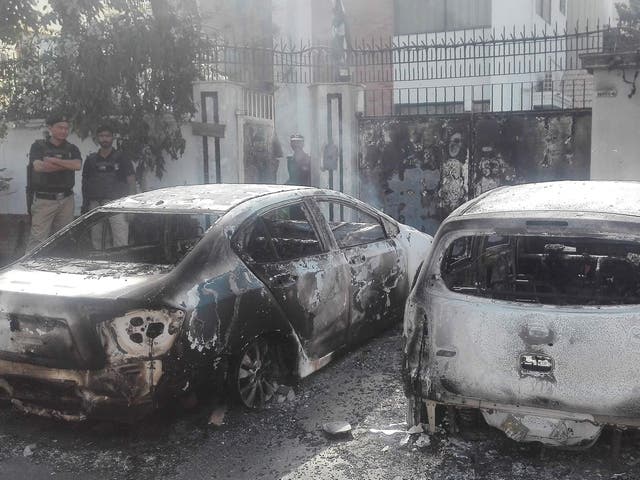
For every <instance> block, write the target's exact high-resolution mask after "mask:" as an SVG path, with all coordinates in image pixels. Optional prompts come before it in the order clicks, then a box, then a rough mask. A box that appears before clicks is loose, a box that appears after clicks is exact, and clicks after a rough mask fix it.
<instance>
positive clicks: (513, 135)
mask: <svg viewBox="0 0 640 480" xmlns="http://www.w3.org/2000/svg"><path fill="white" fill-rule="evenodd" d="M473 129H474V135H473V139H474V141H473V144H472V150H471V157H472V162H471V164H472V174H471V182H472V184H471V187H470V192H471V194H472V195H479V194H481V193H484V192H486V191H488V190H491V189H493V188H496V187H499V186H502V185H515V184H520V183H532V182H547V181H553V180H587V179H588V178H589V168H590V163H591V114H590V113H582V112H577V113H562V114H544V115H537V114H501V115H476V116H474V119H473Z"/></svg>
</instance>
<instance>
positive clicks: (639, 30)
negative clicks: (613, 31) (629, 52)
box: [616, 0, 640, 49]
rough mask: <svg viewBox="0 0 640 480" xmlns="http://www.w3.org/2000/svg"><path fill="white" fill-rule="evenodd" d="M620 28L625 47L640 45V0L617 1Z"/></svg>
mask: <svg viewBox="0 0 640 480" xmlns="http://www.w3.org/2000/svg"><path fill="white" fill-rule="evenodd" d="M616 10H617V11H618V28H619V29H620V35H621V37H622V39H623V42H622V43H623V46H624V48H629V47H630V46H631V47H635V48H632V49H637V48H638V47H640V0H629V4H628V5H627V4H625V3H616Z"/></svg>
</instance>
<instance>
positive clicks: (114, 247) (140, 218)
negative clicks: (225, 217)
mask: <svg viewBox="0 0 640 480" xmlns="http://www.w3.org/2000/svg"><path fill="white" fill-rule="evenodd" d="M218 218H219V215H218V214H214V213H207V214H200V213H158V212H142V213H141V212H97V213H96V214H94V215H92V216H90V217H88V218H87V219H86V221H84V222H82V223H79V224H78V225H75V226H74V227H72V228H71V229H70V230H68V231H67V232H65V233H64V234H62V235H61V236H60V237H59V238H57V239H56V240H54V241H53V242H52V243H50V244H49V245H47V246H45V247H44V248H43V249H42V250H40V251H39V252H38V253H37V254H36V255H35V258H45V257H54V258H66V259H78V260H102V261H111V262H127V263H144V264H152V265H175V264H177V263H178V262H179V261H180V260H182V258H184V256H185V255H186V254H187V253H188V252H189V251H191V250H192V249H193V248H194V247H195V246H196V244H197V243H198V242H199V241H200V240H201V239H202V237H203V236H204V234H205V232H206V231H207V230H208V229H209V228H210V226H211V225H213V224H214V223H215V221H216V220H217V219H218Z"/></svg>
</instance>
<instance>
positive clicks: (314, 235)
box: [239, 202, 349, 359]
mask: <svg viewBox="0 0 640 480" xmlns="http://www.w3.org/2000/svg"><path fill="white" fill-rule="evenodd" d="M325 237H326V235H324V236H323V235H319V234H318V232H317V230H316V227H314V225H313V220H312V216H311V215H310V214H309V211H308V209H307V207H306V206H305V204H304V203H303V202H297V203H293V204H288V205H284V206H281V207H278V208H274V209H271V210H268V211H265V212H263V213H260V214H259V215H257V216H256V217H255V218H254V219H252V220H251V221H250V223H249V224H248V225H247V226H245V227H243V228H242V231H241V233H240V242H239V248H240V250H241V251H240V252H239V253H240V257H241V258H242V259H243V261H245V263H246V264H247V266H248V267H249V268H250V269H251V270H252V271H253V272H254V273H255V275H256V276H257V277H258V278H260V280H261V281H262V282H263V283H264V284H265V285H266V286H267V288H268V289H269V290H270V292H271V293H272V294H273V296H274V297H275V298H276V300H277V302H278V303H279V305H280V307H281V308H282V310H283V312H284V314H285V316H286V317H287V319H288V320H289V321H290V322H291V325H292V326H293V328H294V329H295V330H296V333H297V334H298V335H299V337H300V341H301V342H302V345H303V348H304V349H305V352H306V354H307V356H308V357H309V358H312V359H313V358H321V357H323V356H325V355H328V354H330V353H331V352H333V351H335V350H337V349H339V348H340V347H342V346H343V345H344V344H345V343H346V335H347V329H348V324H349V323H348V322H349V299H348V292H349V273H348V269H347V266H346V264H345V261H344V258H343V257H342V255H341V254H340V252H336V251H330V250H329V249H328V248H326V246H325V244H324V243H325V241H323V238H325Z"/></svg>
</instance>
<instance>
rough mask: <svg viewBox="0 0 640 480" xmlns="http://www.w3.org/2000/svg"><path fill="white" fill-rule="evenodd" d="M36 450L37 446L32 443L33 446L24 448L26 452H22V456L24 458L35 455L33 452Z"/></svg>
mask: <svg viewBox="0 0 640 480" xmlns="http://www.w3.org/2000/svg"><path fill="white" fill-rule="evenodd" d="M35 449H36V444H35V443H32V444H31V445H27V446H26V447H24V451H23V452H22V456H23V457H30V456H31V455H33V452H34V451H35Z"/></svg>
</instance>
